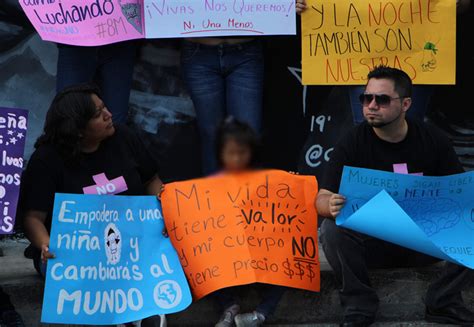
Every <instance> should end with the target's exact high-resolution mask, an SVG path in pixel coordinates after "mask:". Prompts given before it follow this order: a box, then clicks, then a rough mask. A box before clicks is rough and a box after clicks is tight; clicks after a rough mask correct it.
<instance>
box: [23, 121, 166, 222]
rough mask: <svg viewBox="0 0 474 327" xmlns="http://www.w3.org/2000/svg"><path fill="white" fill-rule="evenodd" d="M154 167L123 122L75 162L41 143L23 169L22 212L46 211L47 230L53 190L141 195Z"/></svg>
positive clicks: (57, 191) (155, 170)
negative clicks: (96, 147) (110, 134)
mask: <svg viewBox="0 0 474 327" xmlns="http://www.w3.org/2000/svg"><path fill="white" fill-rule="evenodd" d="M157 171H158V169H157V165H156V163H155V161H154V160H153V158H152V157H151V156H150V154H149V153H148V151H147V149H146V148H145V146H144V144H143V143H142V142H141V141H140V140H139V139H138V138H137V136H136V135H135V134H134V133H132V132H131V131H130V130H129V129H127V128H126V127H125V126H117V127H116V130H115V133H114V134H113V135H112V136H111V137H109V138H108V139H106V140H105V141H103V142H102V143H101V144H100V146H99V148H98V149H97V150H96V151H95V152H93V153H83V154H82V155H81V160H80V161H79V162H78V163H76V164H75V165H66V164H65V162H64V159H63V158H62V157H61V156H60V155H59V153H58V151H57V150H56V149H55V148H54V147H53V146H52V145H43V146H40V147H39V148H38V149H37V150H36V151H35V152H34V153H33V155H32V156H31V159H30V161H29V162H28V166H27V168H26V170H25V172H24V173H23V177H22V187H21V196H20V208H21V212H22V213H26V212H27V211H28V210H35V211H42V212H46V213H47V214H48V216H47V221H46V227H47V228H48V230H49V229H50V227H51V213H52V209H53V205H54V195H55V193H74V194H84V193H87V194H121V195H144V194H146V187H145V185H146V183H147V182H148V181H150V180H151V179H152V178H153V177H154V176H155V175H157Z"/></svg>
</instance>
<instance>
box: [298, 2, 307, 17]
mask: <svg viewBox="0 0 474 327" xmlns="http://www.w3.org/2000/svg"><path fill="white" fill-rule="evenodd" d="M305 10H306V0H296V13H297V14H298V15H301V13H302V12H303V11H305Z"/></svg>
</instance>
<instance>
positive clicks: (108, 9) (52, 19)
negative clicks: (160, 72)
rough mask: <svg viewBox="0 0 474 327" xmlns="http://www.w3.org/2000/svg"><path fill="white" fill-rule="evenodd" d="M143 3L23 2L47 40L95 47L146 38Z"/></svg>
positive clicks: (106, 0) (125, 0) (101, 0)
mask: <svg viewBox="0 0 474 327" xmlns="http://www.w3.org/2000/svg"><path fill="white" fill-rule="evenodd" d="M142 1H143V0H62V1H57V0H49V1H46V0H45V1H27V0H20V4H21V6H22V8H23V10H24V11H25V13H26V15H27V16H28V19H29V20H30V21H31V23H32V24H33V26H34V27H35V29H36V30H37V31H38V34H39V35H40V36H41V38H42V39H43V40H46V41H53V42H58V43H64V44H73V45H83V46H92V45H103V44H109V43H114V42H120V41H125V40H133V39H138V38H143V37H144V35H145V34H144V27H143V19H142V17H143V16H142V12H143V4H142Z"/></svg>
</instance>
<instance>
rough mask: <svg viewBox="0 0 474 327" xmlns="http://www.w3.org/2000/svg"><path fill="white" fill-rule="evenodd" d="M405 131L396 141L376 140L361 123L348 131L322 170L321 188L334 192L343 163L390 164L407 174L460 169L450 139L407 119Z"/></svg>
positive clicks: (374, 166)
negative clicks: (402, 167)
mask: <svg viewBox="0 0 474 327" xmlns="http://www.w3.org/2000/svg"><path fill="white" fill-rule="evenodd" d="M407 122H408V133H407V136H406V137H405V139H404V140H403V141H401V142H398V143H390V142H386V141H384V140H382V139H380V138H379V137H378V136H377V135H376V134H375V132H374V130H373V128H372V127H371V126H370V125H369V124H368V123H367V122H364V123H362V124H360V125H358V126H357V127H355V128H354V129H353V130H351V131H350V132H349V133H348V134H347V135H346V136H345V137H344V138H343V139H342V140H341V141H340V142H339V143H338V144H337V146H336V147H335V149H334V151H333V153H332V155H331V159H330V161H329V165H328V167H327V169H326V171H325V173H324V177H323V181H322V183H321V185H320V186H321V188H322V189H326V190H329V191H331V192H334V193H337V192H338V191H339V184H340V182H341V175H342V170H343V168H344V166H353V167H359V168H368V169H376V170H383V171H390V172H393V171H394V165H401V166H405V167H407V168H408V173H410V174H411V173H419V174H423V175H425V176H445V175H451V174H456V173H461V172H463V168H462V166H461V164H460V162H459V160H458V157H457V156H456V153H455V152H454V149H453V147H452V146H451V142H450V140H449V139H448V138H447V137H446V136H445V135H444V134H442V132H440V131H439V130H437V129H436V128H434V127H431V126H429V125H426V124H424V123H420V122H415V121H411V120H407Z"/></svg>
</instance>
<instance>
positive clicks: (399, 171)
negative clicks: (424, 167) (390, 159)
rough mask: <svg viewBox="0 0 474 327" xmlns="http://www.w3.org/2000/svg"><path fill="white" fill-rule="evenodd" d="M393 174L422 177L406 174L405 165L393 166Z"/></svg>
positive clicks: (406, 167)
mask: <svg viewBox="0 0 474 327" xmlns="http://www.w3.org/2000/svg"><path fill="white" fill-rule="evenodd" d="M393 172H394V173H397V174H405V175H417V176H423V173H411V174H410V173H409V172H408V165H407V164H406V163H401V164H393Z"/></svg>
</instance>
